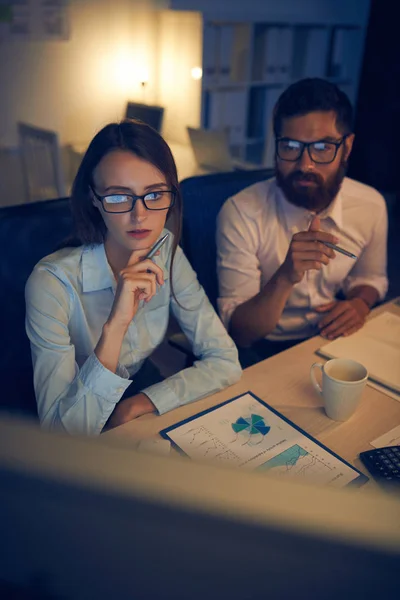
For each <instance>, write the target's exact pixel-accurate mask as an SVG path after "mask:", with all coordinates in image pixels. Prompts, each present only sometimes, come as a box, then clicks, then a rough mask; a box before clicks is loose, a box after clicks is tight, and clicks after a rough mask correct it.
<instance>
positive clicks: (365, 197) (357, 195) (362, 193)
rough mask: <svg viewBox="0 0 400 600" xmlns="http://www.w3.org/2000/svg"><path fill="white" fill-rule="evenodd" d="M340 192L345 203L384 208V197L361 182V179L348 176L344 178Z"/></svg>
mask: <svg viewBox="0 0 400 600" xmlns="http://www.w3.org/2000/svg"><path fill="white" fill-rule="evenodd" d="M341 192H342V196H343V199H344V202H345V203H346V204H357V205H358V204H361V205H362V206H363V207H364V208H365V207H366V206H370V207H372V206H376V207H380V208H384V206H385V199H384V197H383V196H382V194H381V193H380V192H378V190H376V189H375V188H373V187H371V186H370V185H367V184H365V183H361V181H356V180H355V179H350V177H345V178H344V180H343V184H342V189H341Z"/></svg>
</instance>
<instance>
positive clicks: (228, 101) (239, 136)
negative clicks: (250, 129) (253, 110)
mask: <svg viewBox="0 0 400 600" xmlns="http://www.w3.org/2000/svg"><path fill="white" fill-rule="evenodd" d="M246 96H247V92H246V91H245V90H227V91H226V92H225V110H224V128H225V129H226V130H227V131H228V134H229V143H230V144H231V145H241V144H243V142H244V133H245V132H244V127H245V123H246V100H247V97H246Z"/></svg>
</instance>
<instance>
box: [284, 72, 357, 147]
mask: <svg viewBox="0 0 400 600" xmlns="http://www.w3.org/2000/svg"><path fill="white" fill-rule="evenodd" d="M316 111H326V112H330V111H333V112H335V113H336V127H337V129H338V131H340V133H341V134H342V135H346V134H349V133H351V132H352V130H353V108H352V106H351V103H350V100H349V98H348V96H347V94H345V93H344V92H343V91H342V90H340V89H339V88H338V86H337V85H335V84H334V83H331V82H329V81H327V80H326V79H320V78H318V77H315V78H307V79H301V80H300V81H297V82H296V83H293V84H292V85H290V86H289V87H288V88H287V89H286V90H285V91H284V92H283V93H282V94H281V95H280V96H279V98H278V101H277V103H276V104H275V108H274V114H273V119H274V134H275V136H276V137H279V136H280V135H281V131H282V122H283V119H287V118H290V117H298V116H302V115H305V114H307V113H310V112H316Z"/></svg>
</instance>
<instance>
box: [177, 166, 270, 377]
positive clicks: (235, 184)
mask: <svg viewBox="0 0 400 600" xmlns="http://www.w3.org/2000/svg"><path fill="white" fill-rule="evenodd" d="M273 174H274V171H273V169H258V170H255V171H230V172H228V173H216V174H211V175H199V176H196V177H189V178H188V179H184V180H183V181H182V182H181V191H182V197H183V228H182V248H183V250H184V252H185V254H186V256H187V258H188V260H189V262H190V264H191V265H192V267H193V269H194V270H195V271H196V273H197V277H198V279H199V282H200V284H201V285H202V286H203V288H204V290H205V292H206V294H207V296H208V298H209V300H210V302H211V304H212V305H213V307H214V308H215V309H217V297H218V280H217V270H216V262H217V258H216V257H217V247H216V241H215V232H216V220H217V215H218V213H219V211H220V208H221V207H222V205H223V204H224V202H225V201H226V200H227V199H228V198H230V197H231V196H234V195H235V194H237V193H238V192H240V191H241V190H243V189H244V188H246V187H248V186H250V185H252V184H253V183H257V182H258V181H263V180H265V179H269V178H270V177H272V176H273ZM168 341H169V343H170V345H171V346H173V347H174V348H177V349H178V350H180V351H182V352H184V353H185V354H186V355H187V366H189V365H190V364H192V362H193V359H194V357H193V355H192V352H191V346H190V344H189V342H188V340H187V339H186V337H185V336H184V334H183V333H176V334H173V335H172V336H170V338H169V340H168Z"/></svg>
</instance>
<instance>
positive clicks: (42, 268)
mask: <svg viewBox="0 0 400 600" xmlns="http://www.w3.org/2000/svg"><path fill="white" fill-rule="evenodd" d="M86 248H87V247H86V246H77V247H67V248H62V249H61V250H57V251H56V252H53V253H52V254H49V255H48V256H44V257H43V258H42V259H41V260H40V261H39V262H38V263H37V264H36V265H35V267H34V269H33V271H32V273H31V275H30V276H29V279H28V282H27V287H28V288H29V287H32V286H35V287H36V286H38V285H40V286H44V287H46V288H47V287H48V286H49V285H51V282H55V281H57V282H59V283H62V284H64V285H72V286H75V285H76V283H77V281H78V280H79V279H80V272H81V264H82V256H83V254H84V252H85V251H86Z"/></svg>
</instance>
